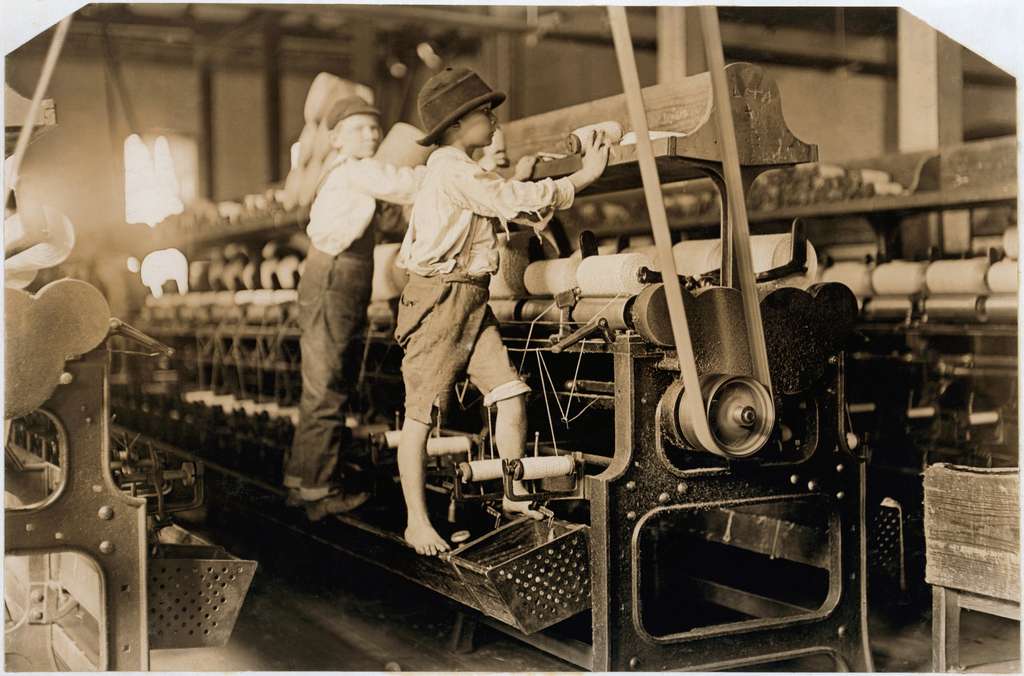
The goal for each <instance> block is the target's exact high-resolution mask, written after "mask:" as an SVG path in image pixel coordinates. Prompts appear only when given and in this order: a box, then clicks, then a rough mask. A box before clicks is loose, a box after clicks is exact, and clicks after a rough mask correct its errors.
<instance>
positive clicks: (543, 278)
mask: <svg viewBox="0 0 1024 676" xmlns="http://www.w3.org/2000/svg"><path fill="white" fill-rule="evenodd" d="M579 266H580V260H579V259H578V258H558V259H556V260H553V261H535V262H533V263H530V264H529V265H528V266H527V267H526V271H525V272H524V274H523V284H524V285H525V286H526V291H527V293H529V294H530V295H531V296H554V295H556V294H559V293H562V292H563V291H568V290H570V289H574V288H576V284H577V282H576V270H577V268H579Z"/></svg>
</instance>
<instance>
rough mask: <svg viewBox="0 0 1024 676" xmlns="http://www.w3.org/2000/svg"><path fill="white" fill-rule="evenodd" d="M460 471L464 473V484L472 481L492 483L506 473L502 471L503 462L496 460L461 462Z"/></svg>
mask: <svg viewBox="0 0 1024 676" xmlns="http://www.w3.org/2000/svg"><path fill="white" fill-rule="evenodd" d="M459 471H460V472H461V473H462V481H463V483H468V482H470V481H490V480H492V479H500V478H501V477H502V476H503V475H504V472H502V469H501V460H500V459H499V458H495V459H493V460H471V461H470V462H460V463H459Z"/></svg>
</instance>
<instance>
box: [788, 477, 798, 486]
mask: <svg viewBox="0 0 1024 676" xmlns="http://www.w3.org/2000/svg"><path fill="white" fill-rule="evenodd" d="M789 483H791V484H793V485H794V486H796V485H797V484H798V483H800V475H799V474H790V475H789Z"/></svg>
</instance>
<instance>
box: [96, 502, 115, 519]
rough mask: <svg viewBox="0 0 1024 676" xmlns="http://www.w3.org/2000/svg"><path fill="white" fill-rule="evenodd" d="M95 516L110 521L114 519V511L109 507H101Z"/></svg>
mask: <svg viewBox="0 0 1024 676" xmlns="http://www.w3.org/2000/svg"><path fill="white" fill-rule="evenodd" d="M97 514H98V515H99V517H100V518H101V519H103V520H104V521H110V520H111V519H113V518H114V509H113V508H112V507H110V506H109V505H103V506H102V507H100V511H99V512H98V513H97Z"/></svg>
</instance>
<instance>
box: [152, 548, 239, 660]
mask: <svg viewBox="0 0 1024 676" xmlns="http://www.w3.org/2000/svg"><path fill="white" fill-rule="evenodd" d="M255 572H256V562H255V561H244V560H241V559H233V558H232V559H226V558H216V559H213V558H211V559H199V558H179V559H151V560H150V561H149V573H148V575H149V647H150V648H153V649H159V648H201V647H206V646H222V645H224V644H225V643H227V641H228V638H230V637H231V631H232V629H234V626H235V621H236V620H237V619H238V611H239V610H240V609H241V607H242V602H243V601H244V600H245V595H246V593H247V592H248V591H249V584H250V583H251V582H252V577H253V574H254V573H255Z"/></svg>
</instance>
